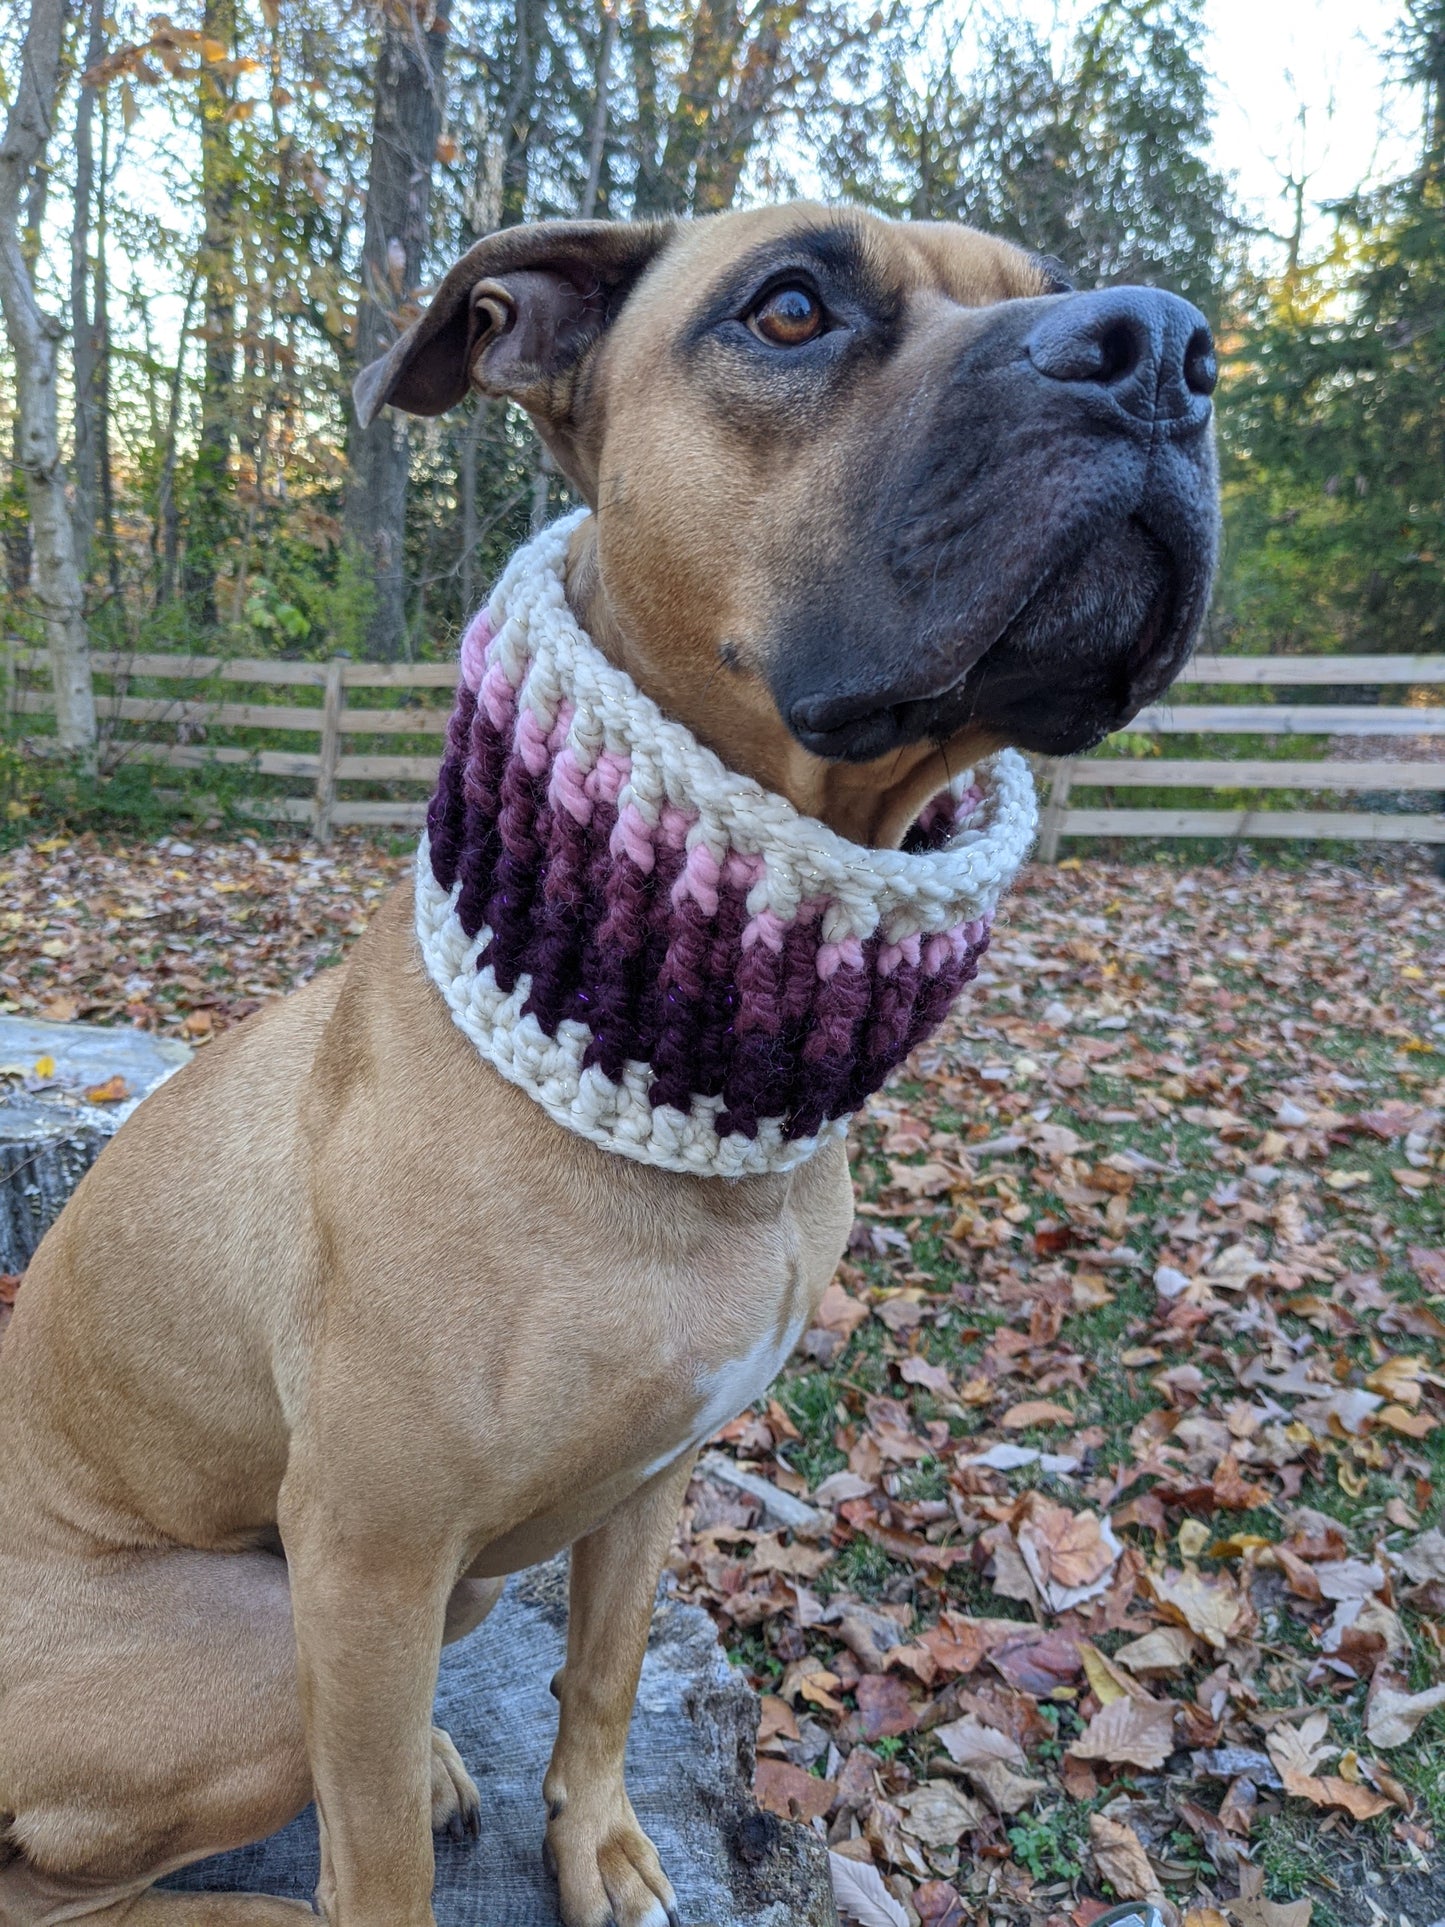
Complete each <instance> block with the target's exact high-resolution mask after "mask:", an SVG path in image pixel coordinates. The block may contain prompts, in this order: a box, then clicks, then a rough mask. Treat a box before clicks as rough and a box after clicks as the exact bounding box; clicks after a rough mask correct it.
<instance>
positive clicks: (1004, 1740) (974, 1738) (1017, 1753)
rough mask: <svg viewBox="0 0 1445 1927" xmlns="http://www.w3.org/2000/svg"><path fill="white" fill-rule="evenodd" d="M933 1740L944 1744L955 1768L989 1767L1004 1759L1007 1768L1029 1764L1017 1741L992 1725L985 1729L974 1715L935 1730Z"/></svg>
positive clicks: (945, 1750)
mask: <svg viewBox="0 0 1445 1927" xmlns="http://www.w3.org/2000/svg"><path fill="white" fill-rule="evenodd" d="M933 1737H934V1738H935V1739H936V1740H941V1741H942V1743H943V1750H944V1752H945V1753H947V1755H948V1757H949V1759H950V1760H952V1761H953V1763H954V1765H955V1766H961V1767H975V1766H989V1765H992V1764H993V1763H994V1762H995V1761H998V1760H1002V1761H1003V1763H1004V1765H1005V1766H1017V1767H1026V1766H1027V1765H1028V1760H1027V1758H1026V1757H1025V1754H1024V1750H1023V1748H1022V1747H1021V1746H1020V1745H1019V1743H1018V1741H1017V1740H1015V1739H1013V1738H1011V1737H1010V1735H1009V1734H1007V1733H1000V1732H999V1731H998V1730H997V1729H996V1728H994V1727H992V1726H985V1725H984V1724H983V1722H982V1720H979V1719H977V1718H975V1716H974V1715H973V1714H972V1713H970V1714H969V1715H968V1716H967V1718H966V1719H961V1720H952V1721H950V1723H949V1724H948V1725H947V1726H939V1727H935V1729H934V1735H933Z"/></svg>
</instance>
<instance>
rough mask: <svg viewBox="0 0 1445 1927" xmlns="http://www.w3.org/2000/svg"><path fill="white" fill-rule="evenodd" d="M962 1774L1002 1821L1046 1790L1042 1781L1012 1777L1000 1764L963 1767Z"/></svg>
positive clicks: (989, 1762)
mask: <svg viewBox="0 0 1445 1927" xmlns="http://www.w3.org/2000/svg"><path fill="white" fill-rule="evenodd" d="M964 1771H965V1772H966V1773H967V1775H968V1777H969V1779H970V1780H971V1781H972V1782H973V1784H974V1785H975V1786H976V1787H977V1788H978V1790H979V1792H980V1793H981V1794H982V1795H983V1797H984V1798H985V1800H987V1801H988V1803H989V1805H990V1806H991V1807H992V1808H993V1809H994V1811H995V1812H996V1813H1000V1814H1002V1815H1003V1817H1004V1818H1005V1819H1007V1818H1009V1816H1010V1815H1012V1814H1015V1813H1021V1812H1022V1811H1023V1809H1024V1808H1025V1807H1029V1806H1032V1805H1033V1803H1034V1801H1035V1800H1037V1799H1038V1797H1039V1795H1040V1794H1041V1793H1044V1792H1047V1790H1048V1789H1047V1785H1046V1783H1045V1782H1044V1781H1043V1780H1031V1779H1028V1778H1026V1777H1025V1776H1024V1775H1022V1774H1018V1773H1015V1772H1014V1771H1013V1770H1012V1768H1010V1767H1007V1766H1005V1765H1004V1764H1003V1762H1002V1760H989V1761H987V1762H986V1763H985V1764H983V1765H981V1766H971V1767H965V1768H964Z"/></svg>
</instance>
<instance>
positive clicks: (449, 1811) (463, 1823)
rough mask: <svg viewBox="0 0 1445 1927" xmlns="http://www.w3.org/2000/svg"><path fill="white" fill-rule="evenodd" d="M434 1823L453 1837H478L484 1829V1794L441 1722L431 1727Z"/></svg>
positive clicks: (441, 1830) (439, 1831) (432, 1812)
mask: <svg viewBox="0 0 1445 1927" xmlns="http://www.w3.org/2000/svg"><path fill="white" fill-rule="evenodd" d="M431 1824H432V1832H433V1833H448V1834H450V1835H451V1837H452V1839H453V1840H467V1839H471V1840H475V1839H476V1838H477V1836H478V1835H479V1834H480V1833H481V1830H482V1796H481V1794H480V1793H478V1792H477V1789H476V1783H475V1782H474V1781H473V1779H472V1776H471V1774H470V1773H468V1772H467V1769H466V1768H465V1767H464V1766H463V1765H462V1756H461V1754H460V1753H458V1751H457V1749H456V1747H455V1746H453V1744H452V1736H451V1734H450V1733H448V1732H446V1731H444V1729H443V1728H441V1727H440V1726H434V1727H433V1728H432V1730H431Z"/></svg>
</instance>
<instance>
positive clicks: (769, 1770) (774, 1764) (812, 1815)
mask: <svg viewBox="0 0 1445 1927" xmlns="http://www.w3.org/2000/svg"><path fill="white" fill-rule="evenodd" d="M837 1791H838V1785H837V1782H836V1781H835V1780H819V1779H815V1778H814V1776H813V1775H812V1774H811V1773H809V1772H807V1771H806V1770H805V1769H804V1768H803V1767H801V1766H794V1765H793V1764H792V1762H791V1761H789V1760H767V1759H764V1760H759V1761H758V1768H757V1773H756V1774H755V1775H754V1778H753V1792H754V1793H755V1794H756V1795H757V1801H758V1805H759V1806H760V1807H766V1808H767V1810H768V1812H769V1813H776V1814H777V1816H778V1818H779V1819H780V1820H804V1821H809V1820H814V1819H821V1818H822V1816H823V1815H824V1814H825V1813H826V1812H827V1811H828V1809H829V1807H830V1806H832V1804H833V1796H834V1794H835V1793H836V1792H837Z"/></svg>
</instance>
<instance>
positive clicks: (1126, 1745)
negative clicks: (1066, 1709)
mask: <svg viewBox="0 0 1445 1927" xmlns="http://www.w3.org/2000/svg"><path fill="white" fill-rule="evenodd" d="M1069 1751H1070V1753H1072V1754H1073V1755H1074V1757H1075V1759H1079V1760H1102V1761H1104V1762H1105V1763H1106V1764H1107V1765H1109V1766H1138V1767H1143V1768H1144V1769H1145V1770H1146V1771H1147V1772H1150V1773H1157V1772H1158V1770H1159V1768H1160V1767H1161V1766H1163V1764H1164V1762H1165V1761H1166V1760H1167V1759H1168V1758H1169V1755H1170V1754H1171V1753H1172V1752H1173V1751H1174V1708H1173V1706H1172V1705H1171V1704H1170V1703H1169V1702H1168V1701H1167V1700H1154V1699H1117V1700H1114V1701H1112V1702H1111V1703H1110V1704H1109V1705H1108V1706H1104V1707H1101V1708H1100V1710H1099V1711H1098V1712H1097V1713H1096V1714H1095V1715H1094V1717H1093V1719H1092V1720H1090V1722H1089V1724H1088V1727H1087V1728H1086V1729H1085V1731H1084V1733H1083V1735H1082V1737H1081V1738H1079V1739H1077V1740H1075V1741H1074V1743H1073V1745H1072V1746H1071V1747H1070V1748H1069Z"/></svg>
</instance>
